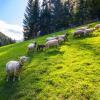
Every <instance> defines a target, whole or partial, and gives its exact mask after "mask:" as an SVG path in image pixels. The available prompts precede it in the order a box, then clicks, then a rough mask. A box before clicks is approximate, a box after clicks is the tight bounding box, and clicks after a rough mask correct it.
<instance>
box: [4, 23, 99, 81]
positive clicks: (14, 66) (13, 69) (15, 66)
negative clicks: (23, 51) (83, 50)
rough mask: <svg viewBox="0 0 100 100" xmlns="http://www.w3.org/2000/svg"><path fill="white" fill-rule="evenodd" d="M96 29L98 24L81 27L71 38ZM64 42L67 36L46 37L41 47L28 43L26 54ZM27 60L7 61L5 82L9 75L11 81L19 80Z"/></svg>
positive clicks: (25, 58)
mask: <svg viewBox="0 0 100 100" xmlns="http://www.w3.org/2000/svg"><path fill="white" fill-rule="evenodd" d="M97 29H100V24H97V25H96V26H95V27H94V28H87V27H81V28H79V29H77V30H76V31H75V32H74V33H73V37H81V36H87V35H90V34H91V33H92V32H93V31H94V30H97ZM66 40H67V41H68V34H63V35H58V36H55V37H48V38H46V43H45V44H41V45H39V44H37V42H34V43H30V44H29V45H28V47H27V48H28V53H30V52H33V51H39V50H44V49H46V48H49V47H51V46H58V45H59V44H60V43H61V42H64V41H66ZM28 59H29V57H26V56H22V57H20V58H19V61H9V62H8V63H7V64H6V73H7V78H6V80H7V81H9V79H10V75H11V73H12V74H13V81H15V79H16V76H17V77H18V80H20V70H21V69H22V66H23V65H24V63H25V62H27V61H28Z"/></svg>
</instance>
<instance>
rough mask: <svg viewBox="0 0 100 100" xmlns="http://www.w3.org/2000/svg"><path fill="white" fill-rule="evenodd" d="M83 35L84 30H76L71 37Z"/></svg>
mask: <svg viewBox="0 0 100 100" xmlns="http://www.w3.org/2000/svg"><path fill="white" fill-rule="evenodd" d="M81 36H84V30H77V31H75V32H74V33H73V37H81Z"/></svg>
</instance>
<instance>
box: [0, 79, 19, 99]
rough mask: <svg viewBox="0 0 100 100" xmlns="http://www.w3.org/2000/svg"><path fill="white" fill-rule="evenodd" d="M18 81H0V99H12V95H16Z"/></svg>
mask: <svg viewBox="0 0 100 100" xmlns="http://www.w3.org/2000/svg"><path fill="white" fill-rule="evenodd" d="M18 83H19V82H18V81H16V82H12V81H9V82H6V80H5V79H4V80H2V81H1V83H0V100H12V97H13V96H16V93H18V91H19V90H18Z"/></svg>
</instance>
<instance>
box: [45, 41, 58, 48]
mask: <svg viewBox="0 0 100 100" xmlns="http://www.w3.org/2000/svg"><path fill="white" fill-rule="evenodd" d="M58 45H59V41H58V40H57V39H53V40H50V41H47V42H46V48H49V47H50V46H58Z"/></svg>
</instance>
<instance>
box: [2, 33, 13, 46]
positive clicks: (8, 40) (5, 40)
mask: <svg viewBox="0 0 100 100" xmlns="http://www.w3.org/2000/svg"><path fill="white" fill-rule="evenodd" d="M14 42H15V41H14V40H12V39H11V38H9V37H7V36H5V35H4V34H2V33H1V32H0V46H3V45H7V44H12V43H14Z"/></svg>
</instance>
